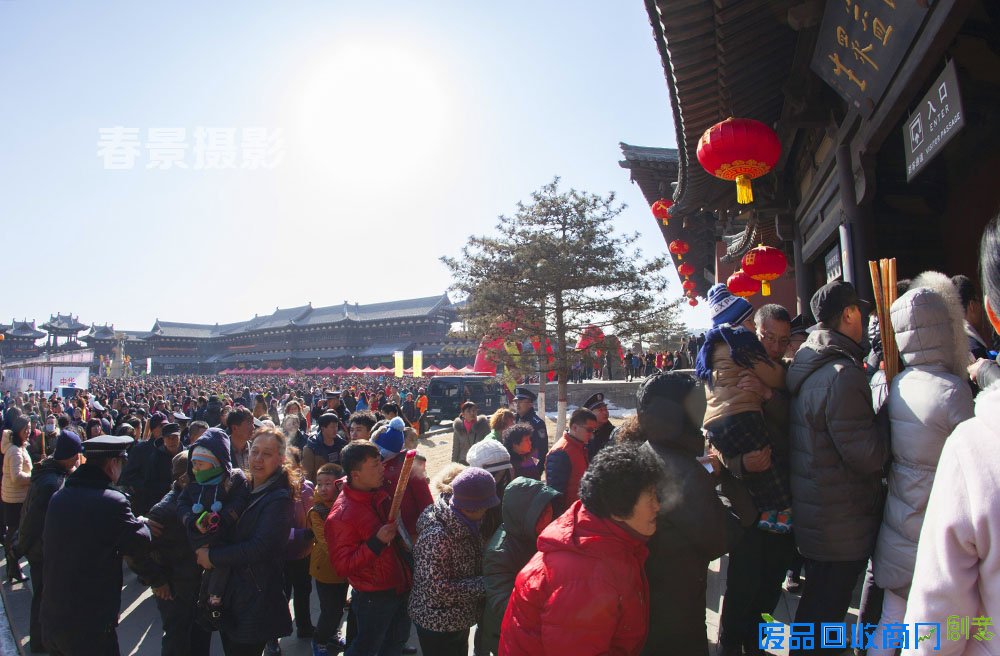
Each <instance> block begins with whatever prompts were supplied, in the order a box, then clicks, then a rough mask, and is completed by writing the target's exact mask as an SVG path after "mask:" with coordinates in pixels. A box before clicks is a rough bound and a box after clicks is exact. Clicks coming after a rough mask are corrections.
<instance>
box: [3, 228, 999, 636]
mask: <svg viewBox="0 0 1000 656" xmlns="http://www.w3.org/2000/svg"><path fill="white" fill-rule="evenodd" d="M981 266H982V287H983V292H984V293H983V294H982V295H981V294H979V293H978V292H977V291H976V285H975V284H974V283H973V281H971V280H969V279H968V278H965V277H962V276H955V277H953V278H949V277H947V276H945V275H943V274H940V273H936V272H927V273H924V274H921V275H920V276H918V277H916V278H914V279H912V280H905V281H900V282H899V284H898V287H899V290H898V291H899V298H898V300H896V301H895V303H893V305H892V307H891V311H890V316H891V319H892V331H893V332H894V334H895V341H896V345H897V346H898V353H899V357H900V359H901V362H900V365H901V372H900V373H899V374H898V375H896V376H895V377H893V378H892V379H891V380H887V378H886V373H885V367H884V363H883V362H882V359H883V351H882V349H881V341H880V340H879V339H872V338H873V337H875V336H877V335H878V329H877V327H876V326H874V325H872V324H874V323H875V322H874V321H870V320H869V319H868V317H869V314H870V313H871V310H872V306H871V304H870V303H868V302H867V301H865V300H863V299H861V298H859V296H858V294H857V291H856V290H855V288H854V287H853V286H852V285H851V284H849V283H845V282H840V281H835V282H832V283H829V284H827V285H825V286H823V287H822V288H820V289H819V290H818V291H817V292H816V294H815V295H814V296H813V297H812V299H811V302H810V310H811V314H812V316H813V317H815V319H816V322H815V324H814V325H808V322H807V321H806V320H805V319H803V318H802V317H795V318H794V319H793V318H792V317H791V316H790V313H789V312H788V311H787V309H785V308H783V307H781V306H778V305H765V306H764V307H761V308H759V309H757V310H756V311H754V308H753V307H752V306H751V305H750V303H749V302H748V301H746V300H745V299H743V298H739V297H736V296H733V295H732V294H730V293H729V291H728V290H727V289H726V288H725V286H723V285H717V286H715V287H713V288H712V289H711V290H710V292H709V295H708V304H709V307H710V309H711V314H712V320H713V328H712V329H711V330H709V331H708V332H706V333H705V334H704V335H703V336H701V337H699V338H698V339H697V340H694V339H692V340H691V344H692V345H693V347H692V348H693V349H694V350H695V353H694V354H693V357H692V355H691V354H690V353H687V351H682V352H681V356H682V357H681V358H680V359H681V362H682V363H684V364H689V365H690V368H691V369H693V370H694V374H693V375H691V374H689V373H687V372H681V371H675V370H672V369H676V368H687V367H676V366H675V365H676V364H677V358H676V355H675V356H674V357H675V360H674V361H673V362H672V363H671V366H662V367H661V366H658V364H657V361H656V357H655V355H654V356H653V358H652V370H649V369H642V371H641V373H640V372H639V371H636V372H633V375H634V376H639V375H643V376H645V378H644V379H643V380H642V382H641V384H640V385H639V387H638V392H637V395H636V414H635V416H633V417H630V418H628V419H627V420H626V421H625V422H624V423H623V424H621V425H620V426H618V427H615V426H613V425H612V423H611V422H610V420H609V416H608V408H607V405H608V404H607V400H606V398H605V395H604V394H603V393H601V392H597V393H595V394H593V395H592V396H591V397H590V398H588V399H587V400H586V401H585V402H584V403H583V404H582V405H581V406H580V407H579V408H576V409H575V410H573V412H572V414H571V416H570V417H569V421H568V425H567V428H566V430H565V432H564V434H563V435H560V436H555V438H556V439H554V440H550V439H549V435H548V430H547V427H546V423H545V421H544V420H543V419H542V418H540V417H539V416H538V414H537V413H536V412H535V409H534V402H535V395H534V393H533V392H532V391H531V390H529V389H527V388H517V389H516V390H515V393H514V400H513V402H512V404H511V407H510V408H501V409H499V410H497V411H496V412H494V413H493V414H492V415H491V416H488V417H487V416H485V415H482V414H480V413H479V408H478V407H477V406H476V404H475V403H474V402H473V401H471V400H469V401H466V402H465V403H464V404H463V405H462V406H461V412H460V415H459V416H458V417H456V418H455V420H454V423H453V427H452V428H453V432H452V445H451V446H452V451H451V460H452V462H451V464H450V465H448V466H447V467H443V468H441V469H440V471H437V472H432V473H433V474H434V476H433V480H431V479H429V478H428V472H427V471H426V459H425V458H424V459H421V458H420V457H419V455H418V456H416V457H414V454H413V453H410V452H411V450H414V449H416V450H419V449H420V448H421V444H422V442H421V430H422V427H421V425H420V421H419V416H420V413H421V412H422V411H421V409H420V404H421V401H422V400H423V401H424V403H426V396H425V395H423V389H422V388H423V383H422V381H413V380H412V379H406V380H392V381H386V380H378V381H373V380H366V379H356V380H355V379H345V380H339V381H330V380H327V381H312V380H301V381H295V380H280V379H266V380H262V379H255V380H250V379H242V380H241V379H224V378H213V377H192V378H185V377H153V378H145V379H141V380H136V379H123V380H109V379H96V380H94V382H93V386H92V388H91V389H90V390H88V391H87V392H82V391H81V393H79V394H78V395H77V397H75V398H73V399H69V400H65V399H60V398H57V397H56V396H50V397H44V396H42V395H41V394H38V393H22V394H10V395H5V397H4V399H3V402H4V417H3V421H4V432H3V438H2V446H0V451H2V453H3V467H2V479H0V495H2V501H3V520H4V523H5V530H4V531H3V543H4V550H5V557H6V563H7V570H6V578H7V580H8V581H23V580H25V579H27V578H28V576H29V575H30V577H31V584H32V593H33V595H32V607H31V625H30V639H29V643H28V644H29V648H30V650H31V651H32V652H36V653H41V652H46V651H47V652H48V653H51V654H67V655H68V654H116V653H117V636H116V632H115V627H116V625H117V620H118V614H119V612H120V605H121V598H120V597H121V582H122V567H123V565H122V559H123V558H124V559H125V561H126V562H127V565H128V566H129V567H130V568H132V569H133V570H134V571H135V573H136V574H137V576H138V577H139V580H140V581H141V582H142V583H144V584H145V585H148V586H149V587H150V588H151V590H152V592H153V594H154V596H155V599H156V605H157V609H158V611H159V613H160V615H161V618H162V626H163V636H162V653H163V654H185V655H187V654H191V655H199V654H207V653H208V649H209V643H210V638H211V633H212V632H214V631H218V632H219V633H220V636H221V640H222V644H223V647H224V650H225V653H226V654H228V655H230V656H232V655H243V654H246V655H250V654H253V655H254V656H257V655H259V654H262V653H267V654H276V653H280V649H281V648H280V645H279V643H278V639H279V638H281V637H284V636H288V635H291V634H292V632H293V631H294V632H295V633H296V634H297V636H298V637H299V638H302V639H308V640H310V641H311V645H312V650H313V653H314V654H316V655H323V654H329V653H339V652H341V651H343V652H344V653H346V654H348V655H349V656H360V655H385V656H394V655H397V654H402V653H413V652H414V651H415V648H414V647H412V646H411V644H410V643H411V642H412V640H413V638H412V636H411V629H412V628H413V627H415V633H416V640H417V641H419V644H420V646H421V648H422V651H423V653H424V654H428V655H430V654H433V655H434V656H450V655H452V654H454V655H456V656H457V655H459V654H461V655H462V656H465V655H466V654H467V653H468V652H469V649H470V645H471V647H472V649H473V651H474V653H475V654H477V656H488V655H489V654H495V655H501V656H521V655H524V656H528V655H538V654H635V655H638V654H648V655H659V654H676V655H679V656H688V655H690V656H706V655H707V653H708V648H709V640H708V636H707V630H706V622H705V614H706V605H707V600H706V592H707V573H708V566H709V563H710V562H711V561H712V560H714V559H716V558H718V557H720V556H722V555H723V554H728V555H729V557H728V564H727V572H726V590H725V596H724V601H723V605H722V612H721V620H720V636H719V644H720V650H721V651H720V653H721V654H723V655H724V656H735V655H740V654H763V653H767V652H766V649H767V648H768V647H770V648H782V647H790V648H791V652H792V653H831V654H834V653H840V652H843V651H844V650H845V649H850V648H854V649H855V650H856V653H857V652H863V653H867V654H870V655H882V654H892V653H896V652H897V651H898V650H900V649H901V650H902V651H903V652H904V653H911V652H913V653H916V652H923V651H941V652H942V653H955V654H958V653H964V654H978V653H984V654H985V653H993V652H992V651H990V648H989V643H988V642H987V641H989V640H990V639H992V637H993V633H992V632H991V631H990V630H989V629H990V626H989V623H988V622H984V621H979V622H978V623H974V624H973V626H974V629H973V631H971V632H970V631H966V632H965V633H964V634H961V632H953V631H951V630H950V628H949V630H948V631H947V634H946V635H947V640H946V639H944V635H942V634H944V633H945V631H944V628H943V627H950V625H949V624H948V623H949V622H950V618H953V617H965V618H966V620H969V619H970V618H978V619H979V620H988V619H989V617H990V616H992V615H993V614H994V612H996V611H1000V597H998V595H997V586H996V585H995V583H996V579H995V578H994V577H996V576H998V575H1000V574H998V572H1000V561H998V558H1000V557H998V556H997V554H996V552H995V550H991V549H990V546H991V544H992V543H993V542H994V541H995V540H996V539H997V537H998V535H1000V525H998V517H1000V509H998V507H997V503H996V500H997V498H998V496H997V487H996V484H997V481H998V480H1000V447H998V446H997V445H1000V440H998V439H992V438H994V437H998V436H996V435H995V433H996V432H997V430H998V429H997V426H998V425H1000V422H998V421H995V420H996V419H997V418H998V417H1000V391H998V390H997V389H996V388H995V387H991V386H990V385H991V383H992V382H994V381H995V380H997V378H1000V365H997V363H996V361H995V359H996V354H995V351H994V350H993V349H992V347H993V346H994V343H995V342H994V338H993V335H992V334H990V335H985V334H983V332H982V328H981V327H982V326H983V325H986V322H984V321H983V319H984V317H985V319H987V321H988V324H989V325H991V326H992V327H993V328H994V329H996V330H1000V315H998V314H997V312H996V311H995V308H997V307H1000V217H997V218H996V219H994V220H993V221H992V222H991V223H990V225H989V226H988V228H987V230H986V233H985V234H984V236H983V242H982V249H981ZM685 354H686V357H687V361H686V363H685V362H684V357H685ZM649 355H653V354H647V356H646V357H645V359H644V362H645V364H643V361H640V362H639V363H638V367H639V368H640V369H641V368H642V367H643V366H647V367H648V365H649V362H650V360H649ZM659 364H661V365H665V364H666V363H665V362H661V363H659ZM646 374H649V375H646ZM335 384H336V385H339V389H338V388H336V387H334V385H335ZM408 404H412V406H411V405H408ZM407 408H411V409H409V410H408V409H407ZM425 409H426V406H425V407H424V410H425ZM422 460H423V461H422ZM432 491H433V492H432ZM435 492H436V495H435V494H434V493H435ZM435 496H436V499H435ZM21 559H26V560H27V563H28V565H29V572H28V574H25V572H24V571H23V570H22V569H21V567H20V565H19V563H20V561H21ZM803 569H804V572H805V576H804V581H802V577H801V570H803ZM861 581H863V585H864V594H863V597H862V608H861V613H860V616H861V617H860V620H859V622H858V624H857V627H856V629H855V630H854V631H853V632H850V633H849V634H848V637H847V638H844V635H843V634H841V635H840V638H841V639H842V640H841V641H840V642H839V643H838V642H836V641H833V640H831V639H830V638H831V634H830V631H829V627H830V626H834V627H836V625H837V624H838V623H839V624H843V622H844V620H845V616H846V613H847V610H848V607H849V605H850V602H851V596H852V592H853V591H854V589H855V587H856V586H857V585H858V583H859V582H861ZM314 585H315V589H316V591H317V595H318V598H319V605H320V609H319V620H318V621H317V622H316V623H315V624H313V622H312V613H311V608H310V603H311V602H310V596H311V594H312V590H313V587H314ZM783 585H784V586H785V587H787V588H788V589H790V590H791V589H799V590H800V592H801V599H800V601H799V604H798V607H797V611H796V613H795V617H794V622H793V624H792V625H791V627H789V633H788V634H784V633H782V631H783V630H784V628H785V627H784V625H781V624H778V623H776V622H763V623H762V620H761V618H762V617H767V616H769V614H770V613H772V612H774V609H775V607H776V604H777V601H778V598H779V596H780V594H781V590H782V587H783ZM290 606H291V609H290ZM345 621H346V631H344V632H343V634H342V633H341V630H340V627H341V626H342V625H343V624H344V622H345ZM901 626H903V627H913V633H907V631H903V632H901V631H900V627H901ZM920 626H923V627H925V628H926V627H928V626H936V627H937V635H936V636H935V635H934V634H933V631H932V632H931V633H924V634H919V635H918V633H917V631H918V627H920ZM473 627H475V632H474V634H473V633H472V629H473ZM976 627H978V632H977V629H976ZM834 633H836V631H834ZM901 636H906V638H905V640H904V638H902V637H901ZM833 637H834V638H836V636H833ZM783 640H784V641H785V642H784V644H782V641H783ZM977 650H978V651H977Z"/></svg>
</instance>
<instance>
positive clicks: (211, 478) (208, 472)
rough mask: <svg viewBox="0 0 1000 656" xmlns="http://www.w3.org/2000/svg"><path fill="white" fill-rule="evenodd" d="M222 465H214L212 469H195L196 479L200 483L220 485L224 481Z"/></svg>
mask: <svg viewBox="0 0 1000 656" xmlns="http://www.w3.org/2000/svg"><path fill="white" fill-rule="evenodd" d="M222 474H223V469H222V467H212V468H211V469H197V470H194V480H196V481H198V484H199V485H218V484H219V483H221V482H222Z"/></svg>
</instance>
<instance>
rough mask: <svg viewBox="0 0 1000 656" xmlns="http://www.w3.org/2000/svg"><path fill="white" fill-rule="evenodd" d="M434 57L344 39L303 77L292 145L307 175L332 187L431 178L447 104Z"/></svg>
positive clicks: (448, 109) (440, 148)
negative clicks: (387, 172) (388, 176)
mask: <svg viewBox="0 0 1000 656" xmlns="http://www.w3.org/2000/svg"><path fill="white" fill-rule="evenodd" d="M442 78H443V75H442V71H441V70H440V66H437V65H436V62H435V61H434V60H433V58H432V57H431V56H429V55H428V54H426V53H423V52H420V51H419V50H416V49H408V48H406V47H403V46H399V45H395V44H393V43H378V42H365V43H355V44H345V45H343V46H339V47H337V48H335V49H334V50H333V51H332V52H331V53H329V54H327V55H325V56H324V57H322V58H320V59H318V60H317V61H316V62H315V66H314V67H313V68H312V69H311V70H308V71H307V72H306V73H305V74H304V76H303V82H302V84H301V95H300V101H299V106H298V116H297V121H296V125H295V126H293V127H292V133H293V134H294V135H295V137H296V138H295V142H296V148H297V149H300V150H301V153H302V155H303V156H304V157H305V160H304V162H303V163H305V164H306V165H307V167H308V169H309V171H310V172H314V173H317V174H319V175H321V176H322V177H323V178H325V180H326V181H327V182H328V183H330V184H333V185H335V186H338V187H341V186H342V185H349V186H351V187H356V186H357V185H373V184H384V179H383V180H382V181H379V180H378V178H380V177H381V176H379V175H378V174H376V173H375V171H374V170H373V169H375V168H386V167H390V168H391V169H392V170H393V171H394V177H395V176H398V177H399V178H403V177H405V178H407V179H410V180H413V179H414V178H417V179H418V180H419V179H420V178H424V177H425V176H428V175H432V174H433V169H434V167H435V165H436V164H438V163H440V162H441V154H442V151H443V149H444V146H445V141H446V140H447V132H448V127H449V123H450V121H451V115H452V113H453V111H452V103H453V98H452V97H451V94H450V92H449V91H450V90H449V89H448V88H447V85H446V82H445V80H444V79H442Z"/></svg>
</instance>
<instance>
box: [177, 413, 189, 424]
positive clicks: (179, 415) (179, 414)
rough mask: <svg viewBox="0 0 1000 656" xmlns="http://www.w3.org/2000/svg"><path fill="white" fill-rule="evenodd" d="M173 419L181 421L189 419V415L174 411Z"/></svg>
mask: <svg viewBox="0 0 1000 656" xmlns="http://www.w3.org/2000/svg"><path fill="white" fill-rule="evenodd" d="M174 421H177V422H181V421H191V417H188V416H187V415H186V414H184V413H183V412H175V413H174Z"/></svg>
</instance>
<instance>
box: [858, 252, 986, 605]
mask: <svg viewBox="0 0 1000 656" xmlns="http://www.w3.org/2000/svg"><path fill="white" fill-rule="evenodd" d="M891 315H892V326H893V331H894V332H895V334H896V344H897V345H898V347H899V353H900V355H901V356H902V358H903V362H904V364H905V365H906V367H905V369H903V371H902V372H901V373H900V374H899V375H898V376H896V377H895V378H894V379H893V380H892V384H891V385H890V388H889V398H888V404H889V420H890V424H891V427H892V439H891V450H892V466H891V470H890V472H889V494H888V497H887V498H886V503H885V512H884V514H883V517H882V526H881V528H880V530H879V535H878V541H877V543H876V545H875V554H874V556H873V559H872V562H873V566H874V570H875V582H876V583H877V584H878V585H879V586H880V587H882V588H885V589H887V590H892V591H893V592H894V593H896V594H897V595H899V596H902V597H906V596H907V594H908V592H909V588H910V583H911V581H912V580H913V567H914V563H915V561H916V557H917V541H918V539H919V537H920V527H921V526H922V525H923V523H924V513H925V512H926V510H927V500H928V498H929V497H930V494H931V487H932V486H933V484H934V474H935V472H936V470H937V464H938V460H939V459H940V457H941V449H942V448H943V447H944V444H945V440H946V439H947V438H948V436H949V435H951V433H952V431H954V430H955V427H956V426H958V424H960V423H961V422H963V421H965V420H966V419H969V418H970V417H972V413H973V403H972V390H971V388H970V386H969V383H968V376H967V374H966V370H965V367H966V366H967V364H968V345H967V344H966V337H965V323H964V317H963V314H962V306H961V303H960V301H959V297H958V292H957V291H956V290H955V287H954V286H953V285H952V283H951V281H950V280H949V279H948V278H947V277H946V276H944V275H943V274H940V273H936V272H928V273H924V274H922V275H920V276H919V277H918V278H916V279H915V280H914V281H913V285H912V286H911V287H910V291H908V292H907V293H906V294H904V295H903V296H901V297H900V298H899V299H898V300H897V301H896V302H895V303H893V304H892V308H891Z"/></svg>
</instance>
